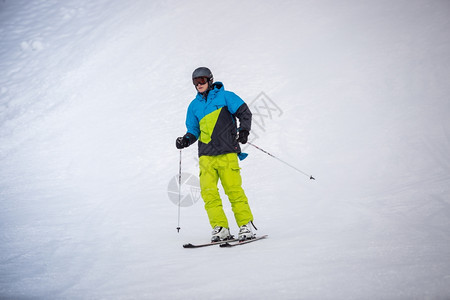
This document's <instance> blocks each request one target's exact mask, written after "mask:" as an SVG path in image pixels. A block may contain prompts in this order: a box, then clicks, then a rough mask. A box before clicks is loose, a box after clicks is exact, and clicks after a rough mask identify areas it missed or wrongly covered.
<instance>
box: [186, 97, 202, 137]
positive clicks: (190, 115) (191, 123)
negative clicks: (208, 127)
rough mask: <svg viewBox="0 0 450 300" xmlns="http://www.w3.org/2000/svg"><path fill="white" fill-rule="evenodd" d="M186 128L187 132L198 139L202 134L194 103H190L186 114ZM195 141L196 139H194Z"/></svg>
mask: <svg viewBox="0 0 450 300" xmlns="http://www.w3.org/2000/svg"><path fill="white" fill-rule="evenodd" d="M186 128H187V133H188V134H191V135H192V136H193V137H195V139H196V140H197V139H198V137H199V136H200V125H199V121H198V119H197V117H196V116H195V113H194V110H193V107H192V105H189V108H188V111H187V115H186ZM194 142H195V141H194Z"/></svg>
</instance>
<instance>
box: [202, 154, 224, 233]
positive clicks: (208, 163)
mask: <svg viewBox="0 0 450 300" xmlns="http://www.w3.org/2000/svg"><path fill="white" fill-rule="evenodd" d="M218 180H219V174H218V172H217V168H216V164H215V157H214V156H201V157H200V189H201V193H202V198H203V201H204V202H205V209H206V212H207V214H208V218H209V223H210V224H211V227H213V228H214V227H216V226H220V227H225V228H229V227H228V220H227V217H226V215H225V212H224V211H223V207H222V200H221V199H220V195H219V189H218V188H217V182H218Z"/></svg>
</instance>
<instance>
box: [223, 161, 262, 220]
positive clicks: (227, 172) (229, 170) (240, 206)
mask: <svg viewBox="0 0 450 300" xmlns="http://www.w3.org/2000/svg"><path fill="white" fill-rule="evenodd" d="M218 162H219V164H220V165H219V168H218V173H219V177H220V181H221V183H222V186H223V188H224V190H225V194H226V195H227V196H228V199H229V200H230V203H231V207H232V209H233V213H234V217H235V219H236V223H237V225H238V226H239V227H241V226H242V225H245V224H248V222H250V221H253V215H252V212H251V210H250V206H249V204H248V199H247V196H246V195H245V193H244V190H243V188H242V178H241V172H240V168H239V163H238V158H237V154H236V153H228V154H224V155H220V157H219V160H218Z"/></svg>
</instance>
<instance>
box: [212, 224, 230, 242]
mask: <svg viewBox="0 0 450 300" xmlns="http://www.w3.org/2000/svg"><path fill="white" fill-rule="evenodd" d="M231 238H233V236H232V235H231V234H230V230H228V228H225V227H220V226H216V227H214V229H213V231H212V237H211V242H219V241H225V240H229V239H231Z"/></svg>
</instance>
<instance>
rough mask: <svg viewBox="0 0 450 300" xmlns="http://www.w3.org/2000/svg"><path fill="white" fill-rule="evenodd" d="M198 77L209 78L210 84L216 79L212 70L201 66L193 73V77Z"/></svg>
mask: <svg viewBox="0 0 450 300" xmlns="http://www.w3.org/2000/svg"><path fill="white" fill-rule="evenodd" d="M198 77H206V78H208V83H209V85H210V86H211V84H212V83H213V80H214V78H213V74H212V72H211V70H210V69H208V68H206V67H200V68H197V69H195V70H194V72H193V73H192V79H194V78H198Z"/></svg>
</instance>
